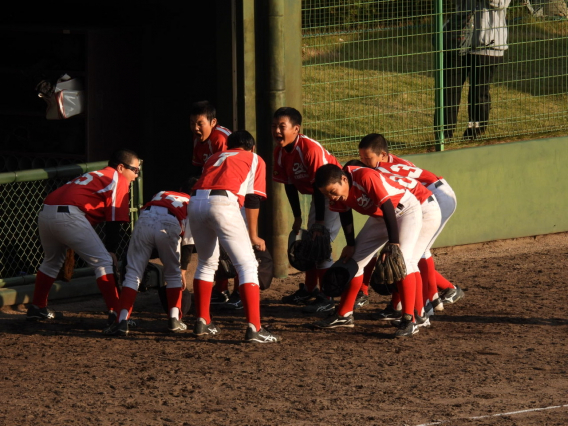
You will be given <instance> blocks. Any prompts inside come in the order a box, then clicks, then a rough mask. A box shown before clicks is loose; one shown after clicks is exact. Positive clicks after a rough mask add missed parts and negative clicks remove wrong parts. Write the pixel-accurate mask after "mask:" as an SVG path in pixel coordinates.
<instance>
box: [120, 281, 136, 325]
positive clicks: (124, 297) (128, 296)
mask: <svg viewBox="0 0 568 426" xmlns="http://www.w3.org/2000/svg"><path fill="white" fill-rule="evenodd" d="M137 295H138V291H136V290H134V289H133V288H130V287H122V291H121V292H120V300H119V302H118V306H120V310H119V311H118V312H117V313H118V316H117V317H116V320H117V321H118V319H119V316H120V313H121V312H122V311H123V310H124V309H126V310H127V311H128V316H127V317H126V319H128V318H130V314H131V313H132V308H133V307H134V301H135V300H136V296H137Z"/></svg>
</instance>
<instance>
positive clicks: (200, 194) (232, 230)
mask: <svg viewBox="0 0 568 426" xmlns="http://www.w3.org/2000/svg"><path fill="white" fill-rule="evenodd" d="M209 193H210V191H209V190H197V193H196V195H194V196H193V197H191V199H190V200H189V205H188V207H187V212H188V217H189V221H190V227H191V231H192V233H193V239H194V240H195V246H196V248H197V257H198V265H197V270H196V272H195V276H194V279H198V280H202V281H208V282H213V281H214V277H215V272H216V271H217V269H218V266H219V243H221V245H222V246H223V248H224V249H225V250H226V251H227V254H228V255H229V257H230V258H231V261H232V262H233V265H234V266H235V269H236V270H237V272H238V274H239V283H240V284H244V283H254V284H257V285H258V262H257V260H256V257H255V255H254V250H253V248H252V244H251V241H250V237H249V234H248V230H247V226H246V224H245V221H244V219H243V216H242V214H241V211H240V208H239V203H238V199H237V197H236V196H235V195H234V194H233V193H231V192H230V191H227V196H224V195H210V194H209Z"/></svg>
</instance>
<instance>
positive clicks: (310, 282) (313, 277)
mask: <svg viewBox="0 0 568 426" xmlns="http://www.w3.org/2000/svg"><path fill="white" fill-rule="evenodd" d="M317 286H318V271H317V269H315V268H314V269H310V270H309V271H306V290H308V291H309V292H310V293H311V292H312V291H314V289H315V288H316V287H317Z"/></svg>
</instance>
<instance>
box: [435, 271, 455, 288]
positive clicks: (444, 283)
mask: <svg viewBox="0 0 568 426" xmlns="http://www.w3.org/2000/svg"><path fill="white" fill-rule="evenodd" d="M436 285H437V286H438V288H440V289H442V290H445V289H447V288H456V286H455V285H453V284H452V283H451V282H449V281H448V280H447V279H445V278H444V277H443V276H442V274H440V273H439V272H438V271H436Z"/></svg>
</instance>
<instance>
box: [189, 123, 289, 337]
mask: <svg viewBox="0 0 568 426" xmlns="http://www.w3.org/2000/svg"><path fill="white" fill-rule="evenodd" d="M254 145H255V141H254V138H253V137H252V136H251V134H250V133H249V132H247V131H246V130H241V131H237V132H234V133H232V134H231V135H230V136H229V138H228V140H227V148H228V149H227V151H223V152H217V153H215V154H213V155H212V156H211V157H210V158H209V159H208V160H207V162H206V163H205V166H204V168H203V175H202V176H201V178H200V179H199V181H198V182H197V183H196V184H195V186H194V191H193V193H192V194H191V195H192V196H191V199H190V201H189V206H188V216H189V224H190V227H191V231H192V234H193V238H194V241H195V246H196V249H197V255H198V265H197V270H196V272H195V276H194V280H193V293H194V300H195V316H196V318H197V320H196V322H195V326H194V329H193V333H194V334H195V335H196V336H211V335H217V334H218V333H219V332H220V331H219V328H218V327H217V325H216V324H215V323H214V322H213V321H212V320H211V316H210V311H209V305H210V300H211V291H212V289H213V280H214V276H215V272H216V271H217V269H218V266H219V243H221V244H222V245H223V248H224V249H225V250H226V251H227V254H228V255H229V257H230V259H231V261H232V262H233V265H234V266H235V268H236V270H237V273H238V277H239V293H240V295H241V299H242V302H243V306H244V311H245V315H246V318H247V321H248V327H247V330H246V333H245V341H246V342H253V343H276V342H279V341H280V338H279V337H277V336H275V335H273V334H272V333H271V332H270V331H268V330H266V329H265V328H262V326H261V323H260V288H259V281H258V263H257V261H256V258H255V255H254V251H253V246H256V247H257V248H258V249H259V250H261V251H264V250H265V249H266V245H265V242H264V240H263V239H261V238H259V237H258V235H257V225H258V213H259V207H260V201H261V200H262V199H265V198H266V164H265V163H264V160H263V159H262V158H260V157H259V156H258V155H256V154H255V153H253V152H252V150H253V148H254ZM243 204H244V206H245V209H246V218H247V223H246V224H245V220H244V219H243V216H242V215H241V211H240V207H241V206H242V205H243ZM247 227H248V232H247ZM247 242H248V243H247Z"/></svg>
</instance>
